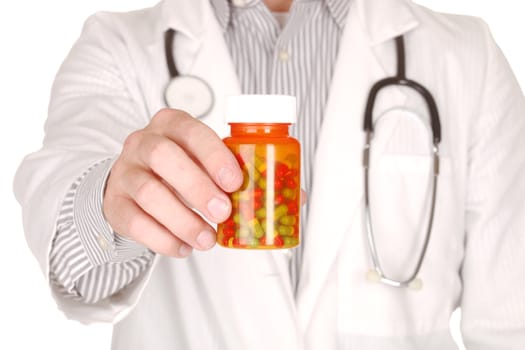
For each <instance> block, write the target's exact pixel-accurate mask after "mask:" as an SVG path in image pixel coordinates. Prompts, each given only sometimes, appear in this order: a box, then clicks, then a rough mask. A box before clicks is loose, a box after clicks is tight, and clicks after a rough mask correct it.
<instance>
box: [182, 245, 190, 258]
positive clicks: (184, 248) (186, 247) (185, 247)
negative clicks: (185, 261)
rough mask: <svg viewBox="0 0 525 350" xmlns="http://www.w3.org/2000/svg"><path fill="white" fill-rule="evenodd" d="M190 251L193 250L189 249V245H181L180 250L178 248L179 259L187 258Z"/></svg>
mask: <svg viewBox="0 0 525 350" xmlns="http://www.w3.org/2000/svg"><path fill="white" fill-rule="evenodd" d="M192 250H193V249H191V247H190V246H189V245H187V244H183V245H181V246H180V248H179V255H180V256H181V257H186V256H188V255H190V254H191V251H192Z"/></svg>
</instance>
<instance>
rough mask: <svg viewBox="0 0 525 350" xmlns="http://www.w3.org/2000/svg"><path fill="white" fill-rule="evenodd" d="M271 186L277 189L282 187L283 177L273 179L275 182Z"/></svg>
mask: <svg viewBox="0 0 525 350" xmlns="http://www.w3.org/2000/svg"><path fill="white" fill-rule="evenodd" d="M273 187H274V188H275V189H276V190H277V191H280V190H282V188H283V187H284V181H283V179H282V178H278V179H275V182H274V185H273Z"/></svg>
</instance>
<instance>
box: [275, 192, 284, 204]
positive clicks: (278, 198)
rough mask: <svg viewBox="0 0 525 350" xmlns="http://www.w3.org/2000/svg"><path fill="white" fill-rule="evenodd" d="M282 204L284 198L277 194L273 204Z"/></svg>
mask: <svg viewBox="0 0 525 350" xmlns="http://www.w3.org/2000/svg"><path fill="white" fill-rule="evenodd" d="M283 203H284V196H283V195H282V194H278V195H276V196H275V204H283Z"/></svg>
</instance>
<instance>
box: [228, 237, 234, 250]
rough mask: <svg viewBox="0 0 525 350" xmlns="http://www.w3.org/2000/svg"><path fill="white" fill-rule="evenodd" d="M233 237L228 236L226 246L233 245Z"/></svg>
mask: <svg viewBox="0 0 525 350" xmlns="http://www.w3.org/2000/svg"><path fill="white" fill-rule="evenodd" d="M233 239H234V238H233V237H230V239H228V247H230V248H231V247H233Z"/></svg>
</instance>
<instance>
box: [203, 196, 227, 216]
mask: <svg viewBox="0 0 525 350" xmlns="http://www.w3.org/2000/svg"><path fill="white" fill-rule="evenodd" d="M208 211H209V212H210V214H211V215H212V216H213V217H214V218H215V219H216V221H217V222H221V221H222V220H223V219H226V217H227V216H228V213H229V211H230V206H229V205H228V202H226V201H225V200H223V199H221V198H218V197H214V198H212V199H211V200H210V201H209V202H208Z"/></svg>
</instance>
